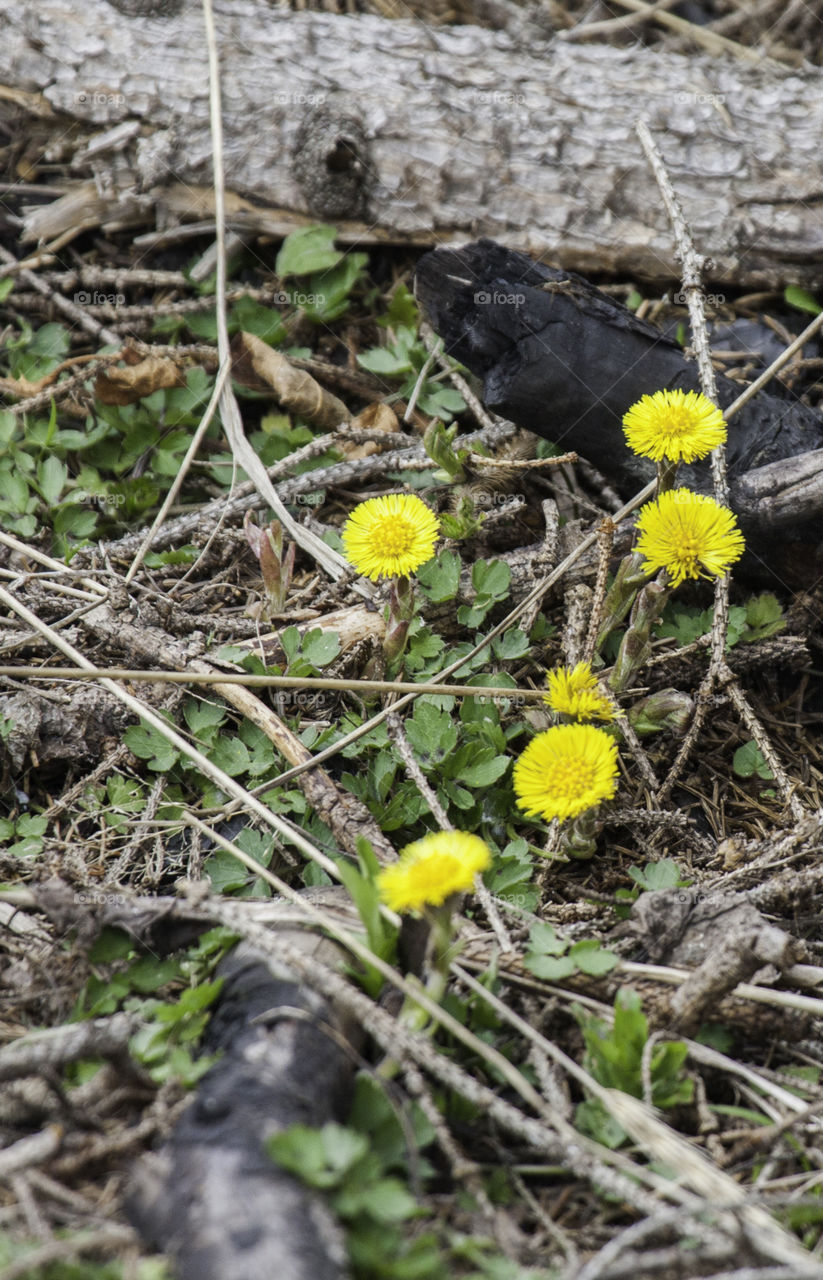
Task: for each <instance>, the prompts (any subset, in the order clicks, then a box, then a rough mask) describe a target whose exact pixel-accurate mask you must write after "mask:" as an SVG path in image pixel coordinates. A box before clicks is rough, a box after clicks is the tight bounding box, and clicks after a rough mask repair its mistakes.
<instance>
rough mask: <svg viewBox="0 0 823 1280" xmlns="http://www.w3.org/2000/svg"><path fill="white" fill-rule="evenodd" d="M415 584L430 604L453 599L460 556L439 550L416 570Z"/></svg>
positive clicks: (452, 552) (458, 577)
mask: <svg viewBox="0 0 823 1280" xmlns="http://www.w3.org/2000/svg"><path fill="white" fill-rule="evenodd" d="M417 584H418V586H419V588H420V590H421V591H422V592H423V595H424V596H425V597H426V598H427V599H428V600H431V602H432V604H442V603H443V602H444V601H445V600H453V599H454V597H455V596H456V595H457V590H458V587H459V585H460V556H459V555H458V554H457V552H456V551H441V552H440V553H439V555H436V556H433V557H432V559H431V560H429V561H427V562H426V564H424V565H421V567H420V568H419V569H418V570H417Z"/></svg>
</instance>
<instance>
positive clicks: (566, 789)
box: [512, 724, 617, 821]
mask: <svg viewBox="0 0 823 1280" xmlns="http://www.w3.org/2000/svg"><path fill="white" fill-rule="evenodd" d="M512 776H513V782H514V792H515V795H516V796H517V803H518V804H519V805H520V808H521V809H522V810H523V812H524V813H526V814H527V815H528V816H529V817H540V818H545V819H546V820H547V821H550V820H551V819H552V818H559V819H560V820H561V821H562V820H563V819H565V818H576V817H577V815H578V814H579V813H584V812H585V811H586V809H592V808H594V806H595V805H597V804H600V802H601V800H611V798H612V796H613V795H614V793H615V791H616V790H617V744H616V742H615V741H614V739H613V738H611V737H609V735H608V734H607V733H604V732H603V730H602V729H596V728H595V726H594V725H591V724H558V725H555V726H554V728H552V729H546V730H545V731H544V732H543V733H538V735H537V737H536V738H532V740H531V742H530V743H529V745H528V746H527V747H526V749H525V751H524V752H523V753H522V755H521V756H520V758H519V759H518V761H517V762H516V764H515V766H514V773H513V775H512Z"/></svg>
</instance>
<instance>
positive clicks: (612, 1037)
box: [573, 988, 694, 1148]
mask: <svg viewBox="0 0 823 1280" xmlns="http://www.w3.org/2000/svg"><path fill="white" fill-rule="evenodd" d="M573 1011H574V1014H575V1017H576V1018H577V1021H578V1022H579V1024H580V1026H581V1028H582V1031H583V1039H584V1040H585V1043H586V1052H585V1055H584V1059H583V1065H584V1066H585V1068H586V1070H587V1071H588V1072H589V1073H590V1074H591V1075H592V1076H593V1077H594V1079H595V1080H597V1081H598V1082H599V1083H600V1084H602V1085H605V1087H606V1088H608V1089H621V1090H622V1091H623V1093H628V1094H631V1095H632V1097H634V1098H642V1097H643V1067H642V1063H643V1053H644V1050H645V1047H646V1041H647V1040H648V1038H649V1024H648V1020H647V1018H646V1015H645V1014H644V1013H643V1009H642V1006H641V1003H640V997H639V996H638V995H637V994H636V993H635V992H634V991H630V990H628V989H626V988H623V989H621V990H620V991H619V992H618V993H617V998H616V1000H615V1003H614V1022H613V1024H612V1026H609V1025H608V1023H606V1022H604V1021H603V1019H602V1018H597V1017H595V1016H594V1015H592V1014H590V1013H588V1012H587V1011H585V1010H583V1009H581V1008H579V1006H578V1007H576V1008H575V1009H574V1010H573ZM688 1052H689V1048H688V1045H686V1044H683V1043H682V1042H681V1041H670V1040H667V1041H661V1042H659V1043H658V1044H656V1045H655V1046H654V1048H653V1049H652V1052H651V1056H650V1059H649V1074H650V1078H651V1084H652V1102H653V1104H654V1105H655V1106H656V1107H662V1108H664V1109H665V1108H667V1107H676V1106H680V1105H681V1104H683V1103H688V1102H690V1101H691V1099H692V1094H693V1091H694V1085H693V1082H692V1081H691V1080H689V1079H688V1078H686V1077H684V1076H683V1074H682V1068H683V1063H684V1062H685V1060H686V1058H687V1057H688ZM575 1123H576V1124H577V1127H578V1128H579V1129H581V1130H582V1131H583V1132H584V1133H588V1134H590V1135H591V1137H593V1138H596V1140H597V1141H598V1142H602V1143H603V1145H604V1146H607V1147H611V1148H614V1147H619V1146H620V1145H621V1144H622V1143H623V1142H625V1140H626V1138H627V1137H628V1135H627V1134H626V1132H625V1131H624V1130H623V1128H622V1127H621V1126H620V1125H619V1124H618V1123H617V1121H616V1120H615V1119H614V1118H613V1117H612V1116H611V1115H610V1114H609V1112H608V1111H607V1110H606V1108H605V1106H604V1105H603V1103H602V1102H600V1101H599V1099H597V1098H589V1099H587V1100H586V1101H585V1102H581V1103H580V1104H579V1106H578V1107H577V1110H576V1112H575Z"/></svg>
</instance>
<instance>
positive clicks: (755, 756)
mask: <svg viewBox="0 0 823 1280" xmlns="http://www.w3.org/2000/svg"><path fill="white" fill-rule="evenodd" d="M732 768H733V769H734V771H735V773H736V774H737V776H738V778H751V777H752V775H753V774H755V773H756V774H757V776H758V778H764V779H769V778H773V777H774V774H773V773H772V771H771V769H770V768H769V766H768V765H767V764H766V761H765V760H764V759H763V753H762V751H761V750H760V748H759V747H758V745H757V743H756V742H745V743H744V744H743V746H742V747H738V748H737V750H736V751H735V753H734V757H733V759H732Z"/></svg>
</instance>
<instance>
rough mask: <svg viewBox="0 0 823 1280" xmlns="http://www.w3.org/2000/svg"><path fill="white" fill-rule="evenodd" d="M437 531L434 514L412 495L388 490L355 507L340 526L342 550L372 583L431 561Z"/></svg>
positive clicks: (396, 576)
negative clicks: (341, 528)
mask: <svg viewBox="0 0 823 1280" xmlns="http://www.w3.org/2000/svg"><path fill="white" fill-rule="evenodd" d="M439 532H440V524H439V522H438V519H437V516H436V515H435V514H434V512H433V511H430V510H429V508H428V507H427V506H426V504H425V502H423V501H422V500H421V499H420V498H418V497H417V496H416V495H415V494H413V493H390V494H388V496H386V497H384V498H368V499H367V500H366V501H365V502H361V503H360V504H359V505H358V506H356V507H355V508H354V511H353V512H352V513H351V515H350V516H349V518H348V520H347V521H346V523H345V526H344V528H343V550H344V552H345V555H346V559H347V560H348V561H349V562H350V563H351V564H353V565H354V567H355V569H356V570H357V571H358V573H362V574H364V576H365V577H367V578H371V580H372V582H376V581H377V579H378V578H405V577H408V575H409V574H410V573H414V571H415V569H419V568H420V566H421V565H422V564H425V563H426V561H427V560H431V558H432V556H433V555H434V544H435V542H436V541H437V535H438V533H439Z"/></svg>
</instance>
